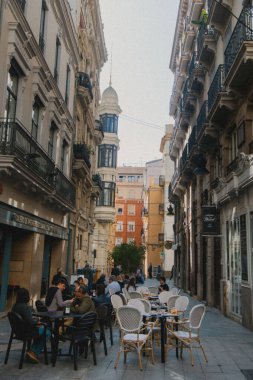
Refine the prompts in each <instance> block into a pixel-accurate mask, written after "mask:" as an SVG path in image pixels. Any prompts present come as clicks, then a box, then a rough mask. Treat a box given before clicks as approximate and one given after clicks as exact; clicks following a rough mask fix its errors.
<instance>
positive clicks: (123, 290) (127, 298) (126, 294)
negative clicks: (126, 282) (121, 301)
mask: <svg viewBox="0 0 253 380" xmlns="http://www.w3.org/2000/svg"><path fill="white" fill-rule="evenodd" d="M122 293H123V294H124V296H125V297H126V300H127V301H128V300H130V295H129V293H128V291H127V289H126V288H123V289H122Z"/></svg>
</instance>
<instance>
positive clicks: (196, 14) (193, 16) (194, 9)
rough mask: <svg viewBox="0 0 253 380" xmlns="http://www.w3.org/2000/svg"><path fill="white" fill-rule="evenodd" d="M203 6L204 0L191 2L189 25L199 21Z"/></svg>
mask: <svg viewBox="0 0 253 380" xmlns="http://www.w3.org/2000/svg"><path fill="white" fill-rule="evenodd" d="M204 5H205V0H192V2H191V9H190V16H189V23H191V22H192V21H193V20H199V18H200V13H201V10H202V9H203V7H204Z"/></svg>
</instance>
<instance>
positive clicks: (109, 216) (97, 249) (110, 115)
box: [93, 85, 121, 273]
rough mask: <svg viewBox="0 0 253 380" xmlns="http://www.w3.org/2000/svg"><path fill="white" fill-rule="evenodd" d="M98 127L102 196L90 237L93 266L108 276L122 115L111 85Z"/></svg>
mask: <svg viewBox="0 0 253 380" xmlns="http://www.w3.org/2000/svg"><path fill="white" fill-rule="evenodd" d="M98 112H99V116H100V123H101V125H102V129H103V134H104V138H103V140H102V142H101V144H100V145H99V146H98V149H97V152H96V154H97V171H98V173H99V174H100V176H101V179H102V188H103V190H102V192H101V194H100V196H99V198H98V199H97V203H96V208H95V220H96V225H95V230H94V236H93V256H94V266H95V267H96V268H97V270H98V271H100V272H104V273H108V272H109V271H110V262H109V261H108V253H109V252H110V251H111V249H112V248H113V246H114V239H113V237H112V236H111V235H113V230H114V227H113V224H114V222H115V191H116V167H117V153H118V149H119V138H118V117H119V114H120V113H121V109H120V106H119V104H118V95H117V93H116V91H115V90H114V89H113V88H112V86H111V85H110V86H109V87H108V88H106V89H105V90H104V92H103V94H102V99H101V103H100V106H99V111H98Z"/></svg>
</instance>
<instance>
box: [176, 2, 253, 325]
mask: <svg viewBox="0 0 253 380" xmlns="http://www.w3.org/2000/svg"><path fill="white" fill-rule="evenodd" d="M252 14H253V13H252V2H251V1H245V0H244V1H242V0H238V1H233V0H224V1H221V2H220V1H216V0H208V1H200V0H197V1H186V0H181V1H180V7H179V12H178V20H177V27H176V30H175V38H174V45H173V51H172V55H171V62H170V68H171V70H172V71H173V73H174V75H175V80H174V88H173V95H172V97H171V105H170V112H171V115H172V116H174V118H175V125H174V129H173V136H172V142H171V149H170V155H171V158H172V159H173V160H174V162H175V173H174V176H173V178H172V181H171V185H170V200H171V201H172V202H174V204H175V209H176V215H175V247H176V251H175V264H176V282H177V284H178V285H179V286H180V287H182V288H184V289H185V290H187V291H191V292H192V293H193V294H196V295H197V296H198V298H199V299H202V300H206V301H207V303H208V304H210V305H214V306H217V307H219V308H221V310H222V311H223V312H224V313H226V314H227V315H229V316H231V317H233V318H235V319H237V320H238V321H241V322H242V323H243V324H244V325H245V326H247V327H250V328H252V327H253V313H252V298H253V295H252V288H253V283H252V281H253V280H252V262H253V261H252V247H253V239H252V236H253V235H252V231H253V192H252V191H253V187H252V178H253V176H252V175H253V172H252V153H253V150H252V146H253V144H252V141H253V133H252V120H253V113H252V93H253V79H252V78H253V77H252V69H253V60H252V46H253V17H252Z"/></svg>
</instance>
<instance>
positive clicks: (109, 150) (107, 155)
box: [98, 144, 117, 168]
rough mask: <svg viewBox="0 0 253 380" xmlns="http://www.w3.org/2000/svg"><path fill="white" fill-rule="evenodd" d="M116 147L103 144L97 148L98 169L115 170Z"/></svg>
mask: <svg viewBox="0 0 253 380" xmlns="http://www.w3.org/2000/svg"><path fill="white" fill-rule="evenodd" d="M116 166H117V147H116V145H110V144H103V145H99V147H98V167H99V168H101V167H106V168H116Z"/></svg>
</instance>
